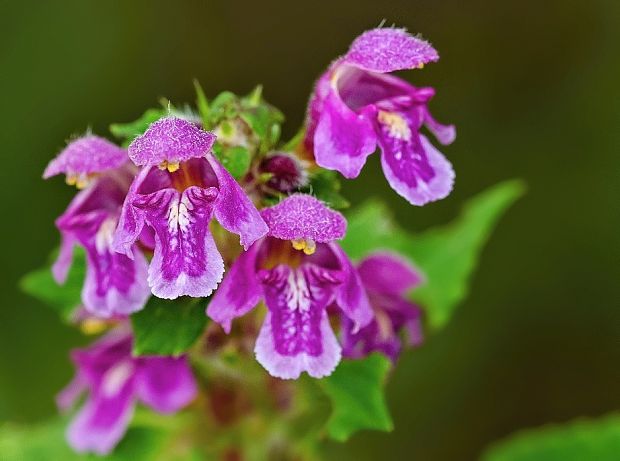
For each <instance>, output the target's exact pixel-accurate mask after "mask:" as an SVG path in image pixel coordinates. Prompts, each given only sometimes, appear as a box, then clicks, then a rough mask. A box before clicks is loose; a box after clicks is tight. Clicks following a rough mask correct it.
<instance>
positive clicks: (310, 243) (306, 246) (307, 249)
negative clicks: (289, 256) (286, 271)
mask: <svg viewBox="0 0 620 461" xmlns="http://www.w3.org/2000/svg"><path fill="white" fill-rule="evenodd" d="M291 243H292V244H293V248H295V249H296V250H299V251H303V252H304V253H305V254H307V255H308V256H309V255H312V254H314V252H315V251H316V242H315V241H314V240H312V239H296V240H291Z"/></svg>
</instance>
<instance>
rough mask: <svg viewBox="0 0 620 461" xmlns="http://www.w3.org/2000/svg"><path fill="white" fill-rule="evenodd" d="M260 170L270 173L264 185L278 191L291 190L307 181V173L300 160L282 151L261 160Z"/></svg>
mask: <svg viewBox="0 0 620 461" xmlns="http://www.w3.org/2000/svg"><path fill="white" fill-rule="evenodd" d="M260 172H261V173H263V174H269V175H270V177H269V179H268V180H267V182H266V185H267V186H268V187H270V188H271V189H274V190H277V191H278V192H284V193H288V192H293V191H295V190H297V189H299V188H300V187H303V186H305V185H306V184H307V183H308V175H307V173H306V171H305V169H304V167H303V165H302V164H301V162H300V161H299V160H297V159H296V158H294V157H291V156H290V155H288V154H284V153H278V154H274V155H272V156H270V157H267V158H266V159H265V160H263V162H262V163H261V165H260Z"/></svg>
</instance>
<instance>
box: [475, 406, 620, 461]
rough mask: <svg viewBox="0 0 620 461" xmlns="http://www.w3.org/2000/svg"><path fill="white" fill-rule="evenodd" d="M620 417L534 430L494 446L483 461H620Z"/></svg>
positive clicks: (612, 416) (615, 416)
mask: <svg viewBox="0 0 620 461" xmlns="http://www.w3.org/2000/svg"><path fill="white" fill-rule="evenodd" d="M619 457H620V415H617V414H615V415H609V416H607V417H605V418H601V419H597V420H581V421H576V422H572V423H568V424H563V425H555V426H546V427H542V428H538V429H530V430H527V431H523V432H520V433H518V434H516V435H514V436H511V437H510V438H508V439H507V440H504V441H501V442H499V443H497V444H495V445H493V446H492V447H491V448H490V449H489V450H488V451H487V452H486V453H485V455H484V456H483V457H482V460H483V461H589V460H592V461H594V460H596V461H616V460H618V459H619Z"/></svg>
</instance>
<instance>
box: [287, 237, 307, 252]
mask: <svg viewBox="0 0 620 461" xmlns="http://www.w3.org/2000/svg"><path fill="white" fill-rule="evenodd" d="M291 243H292V244H293V248H295V249H296V250H303V249H304V248H306V241H305V240H304V239H299V240H293V241H291Z"/></svg>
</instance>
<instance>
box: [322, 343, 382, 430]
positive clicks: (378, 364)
mask: <svg viewBox="0 0 620 461" xmlns="http://www.w3.org/2000/svg"><path fill="white" fill-rule="evenodd" d="M390 367H391V364H390V361H389V360H388V359H387V358H385V357H384V356H383V355H380V354H372V355H369V356H368V357H366V358H365V359H362V360H343V361H342V362H341V363H340V364H339V365H338V368H336V370H335V371H334V373H332V374H331V375H330V376H328V377H327V378H324V379H323V380H321V381H320V383H321V385H322V387H323V389H324V390H325V393H327V395H328V396H329V397H330V399H331V401H332V414H331V416H330V417H329V419H328V421H327V432H328V434H329V435H330V437H332V438H333V439H335V440H338V441H345V440H347V439H348V438H349V437H350V436H351V435H352V434H353V433H354V432H357V431H359V430H362V429H374V430H380V431H391V430H392V429H393V424H392V419H391V417H390V414H389V411H388V408H387V405H386V403H385V398H384V395H383V391H384V384H385V379H386V375H387V373H388V371H389V369H390Z"/></svg>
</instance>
